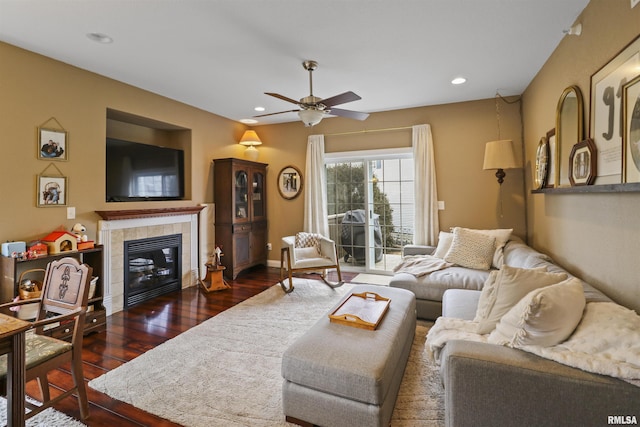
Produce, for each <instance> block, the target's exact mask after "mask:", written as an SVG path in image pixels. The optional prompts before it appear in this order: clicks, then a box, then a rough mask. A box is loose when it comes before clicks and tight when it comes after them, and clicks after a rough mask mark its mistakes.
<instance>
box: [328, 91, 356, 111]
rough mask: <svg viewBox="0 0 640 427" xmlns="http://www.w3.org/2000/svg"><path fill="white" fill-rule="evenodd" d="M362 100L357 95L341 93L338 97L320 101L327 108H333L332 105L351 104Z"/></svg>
mask: <svg viewBox="0 0 640 427" xmlns="http://www.w3.org/2000/svg"><path fill="white" fill-rule="evenodd" d="M359 99H362V98H361V97H360V96H359V95H356V94H355V93H353V92H351V91H349V92H345V93H341V94H340V95H336V96H332V97H331V98H327V99H323V100H322V101H320V102H321V103H322V104H323V105H325V106H327V107H333V106H334V105H340V104H346V103H347V102H353V101H357V100H359Z"/></svg>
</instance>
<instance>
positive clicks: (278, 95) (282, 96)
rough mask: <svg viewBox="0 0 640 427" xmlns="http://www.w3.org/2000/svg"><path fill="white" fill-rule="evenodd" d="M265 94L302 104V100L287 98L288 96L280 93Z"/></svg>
mask: <svg viewBox="0 0 640 427" xmlns="http://www.w3.org/2000/svg"><path fill="white" fill-rule="evenodd" d="M264 94H265V95H269V96H273V97H275V98H278V99H282V100H283V101H287V102H290V103H292V104H296V105H300V102H298V101H296V100H295V99H291V98H287V97H286V96H284V95H280V94H279V93H273V92H265V93H264Z"/></svg>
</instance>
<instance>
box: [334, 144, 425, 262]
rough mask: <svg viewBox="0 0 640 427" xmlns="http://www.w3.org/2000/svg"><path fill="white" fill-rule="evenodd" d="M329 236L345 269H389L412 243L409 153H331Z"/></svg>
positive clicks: (411, 174)
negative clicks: (335, 244)
mask: <svg viewBox="0 0 640 427" xmlns="http://www.w3.org/2000/svg"><path fill="white" fill-rule="evenodd" d="M326 176H327V200H328V212H329V228H330V232H331V238H332V239H334V240H335V241H336V243H337V245H338V249H339V256H340V259H341V266H342V267H343V268H344V269H345V270H352V271H363V272H370V273H380V274H385V273H391V271H392V270H393V267H394V266H396V265H397V264H398V263H399V262H400V252H401V248H402V246H404V245H406V244H410V243H412V241H413V221H414V219H413V215H414V189H413V159H412V158H411V153H410V152H408V153H407V152H398V151H397V150H396V151H393V152H386V151H382V150H377V151H375V152H359V153H349V154H342V155H341V156H336V155H330V156H328V160H327V162H326Z"/></svg>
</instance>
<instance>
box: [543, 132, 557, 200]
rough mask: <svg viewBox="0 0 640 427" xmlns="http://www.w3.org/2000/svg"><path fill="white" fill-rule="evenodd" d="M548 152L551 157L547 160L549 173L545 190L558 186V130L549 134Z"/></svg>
mask: <svg viewBox="0 0 640 427" xmlns="http://www.w3.org/2000/svg"><path fill="white" fill-rule="evenodd" d="M547 150H548V151H549V156H548V160H547V173H546V180H545V183H544V188H553V187H555V186H556V179H557V176H558V170H557V167H556V155H557V153H556V128H553V129H551V130H550V131H549V132H547Z"/></svg>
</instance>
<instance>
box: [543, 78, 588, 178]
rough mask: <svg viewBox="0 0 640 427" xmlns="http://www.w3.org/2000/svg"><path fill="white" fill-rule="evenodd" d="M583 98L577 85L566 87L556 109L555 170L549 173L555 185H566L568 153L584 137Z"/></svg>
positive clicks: (568, 166) (568, 162) (568, 167)
mask: <svg viewBox="0 0 640 427" xmlns="http://www.w3.org/2000/svg"><path fill="white" fill-rule="evenodd" d="M583 114H584V113H583V99H582V92H581V91H580V88H579V87H578V86H569V87H568V88H566V89H565V90H564V91H563V92H562V95H561V96H560V100H559V101H558V108H557V109H556V152H555V157H556V158H555V160H556V162H555V171H552V173H553V175H550V177H549V178H550V179H552V177H553V179H554V181H555V187H568V186H570V185H571V182H570V180H569V170H570V167H571V165H570V155H571V150H572V149H573V146H574V145H575V144H577V143H579V142H580V141H582V140H583V138H584V124H583Z"/></svg>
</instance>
